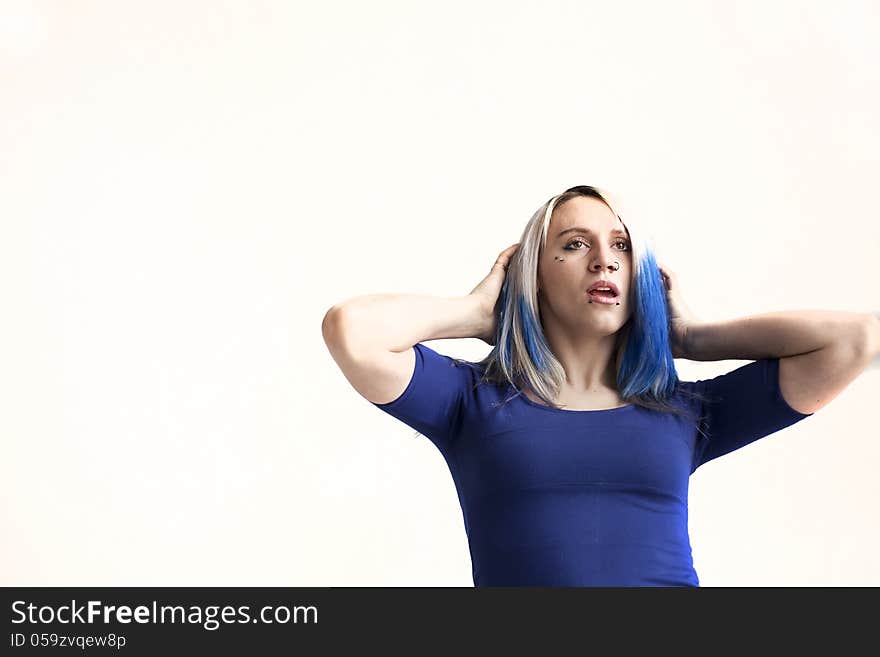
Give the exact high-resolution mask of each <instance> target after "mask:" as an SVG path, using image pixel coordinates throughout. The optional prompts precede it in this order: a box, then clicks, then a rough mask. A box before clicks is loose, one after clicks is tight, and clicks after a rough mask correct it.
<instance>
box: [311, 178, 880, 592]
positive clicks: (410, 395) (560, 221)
mask: <svg viewBox="0 0 880 657" xmlns="http://www.w3.org/2000/svg"><path fill="white" fill-rule="evenodd" d="M629 224H630V225H627V224H624V222H623V221H622V220H621V218H620V217H619V216H618V214H617V213H616V212H615V210H614V209H613V207H612V203H611V202H610V201H609V197H608V195H607V193H604V192H602V191H600V190H599V189H597V188H595V187H590V186H578V187H573V188H571V189H568V190H566V191H565V192H564V193H562V194H560V195H557V196H554V197H553V198H551V199H550V200H549V201H547V203H545V204H544V205H543V206H541V208H540V209H539V210H538V211H537V212H536V213H535V214H534V216H533V217H532V218H531V220H530V221H529V223H528V225H527V226H526V227H525V230H524V232H523V235H522V238H521V240H520V242H518V243H517V244H514V245H512V246H510V247H508V248H507V249H505V250H504V251H502V252H501V254H500V255H499V256H498V258H497V260H496V262H495V265H494V266H493V267H492V270H491V272H490V273H489V275H488V276H486V278H485V279H484V280H483V281H482V282H481V283H480V284H479V285H477V287H476V288H474V289H473V290H472V291H471V292H470V294H468V295H467V296H465V297H455V298H438V297H429V296H419V295H368V296H365V297H358V298H355V299H351V300H349V301H346V302H344V303H342V304H339V305H337V306H335V307H334V308H332V309H331V310H330V311H329V312H328V313H327V315H326V316H325V320H324V324H323V333H324V338H325V341H326V343H327V345H328V348H329V350H330V352H331V354H332V356H333V358H334V359H335V360H336V362H337V363H338V364H339V366H340V368H341V369H342V371H343V373H344V374H345V376H346V377H347V379H348V380H349V382H350V383H351V384H352V385H353V387H354V388H355V389H356V390H357V391H358V392H359V393H360V394H361V395H362V396H363V397H365V398H366V399H367V400H368V401H370V402H371V403H373V404H374V405H375V406H377V407H378V408H380V409H382V410H383V411H385V412H386V413H388V414H390V415H392V416H394V417H396V418H398V419H399V420H401V421H402V422H404V423H406V424H407V425H409V426H410V427H413V428H415V429H417V430H418V432H420V433H422V434H424V435H425V436H426V437H427V438H428V439H430V440H431V441H432V442H433V443H434V444H435V445H436V446H437V448H438V449H439V450H440V452H441V454H442V455H443V456H444V458H445V459H446V462H447V464H448V466H449V469H450V472H451V474H452V477H453V480H454V482H455V486H456V490H457V491H458V497H459V501H460V503H461V508H462V512H463V516H464V524H465V531H466V532H467V536H468V542H469V547H470V554H471V561H472V572H473V580H474V584H475V585H476V586H698V585H699V579H698V576H697V573H696V571H695V569H694V566H693V560H692V557H691V548H690V540H689V536H688V523H687V499H688V497H687V494H688V480H689V477H690V475H691V474H692V473H693V472H694V471H695V470H696V469H697V468H698V467H699V466H700V465H702V464H703V463H706V462H707V461H709V460H711V459H714V458H717V457H719V456H721V455H723V454H727V453H729V452H731V451H733V450H736V449H739V448H740V447H743V446H744V445H747V444H748V443H750V442H753V441H755V440H757V439H759V438H761V437H763V436H767V435H769V434H772V433H774V432H777V431H779V430H780V429H783V428H785V427H788V426H790V425H792V424H794V423H796V422H799V421H800V420H802V419H804V418H806V417H808V416H810V415H812V414H813V413H814V412H815V411H816V410H818V409H819V408H821V407H822V406H824V405H825V404H827V403H828V402H829V401H831V399H833V398H834V397H835V396H837V395H838V394H839V393H840V392H841V391H842V390H843V389H844V388H845V387H846V386H847V385H848V384H849V383H850V382H851V381H852V380H854V379H855V378H856V377H857V376H858V375H859V373H861V372H862V371H863V370H864V368H865V367H866V366H867V364H868V363H869V362H870V360H871V358H873V357H874V356H875V355H876V354H877V352H878V344H880V322H878V320H877V318H875V317H873V316H872V315H862V314H858V313H838V312H827V311H804V312H782V313H768V314H764V315H757V316H749V317H746V318H743V319H739V320H734V321H727V322H715V323H711V322H702V321H698V320H697V319H696V318H695V317H694V315H693V314H692V313H691V312H690V311H689V309H688V308H687V306H686V304H685V303H684V302H683V300H682V298H681V295H680V291H679V289H678V285H677V281H676V277H675V275H674V274H673V273H672V272H671V271H669V270H668V269H667V268H665V267H662V266H658V264H657V263H656V261H655V258H654V255H653V249H652V247H651V245H650V244H649V243H648V242H647V241H646V240H645V239H644V237H643V236H642V235H640V234H639V231H638V230H634V228H633V226H632V222H631V221H630V222H629ZM463 337H478V338H481V339H482V340H484V341H486V342H487V343H488V344H490V345H492V346H493V347H494V348H493V349H492V351H491V352H490V353H489V355H488V356H487V357H486V358H484V359H483V360H482V361H480V362H476V363H472V362H468V361H464V360H460V359H454V358H450V357H449V356H445V355H443V354H439V353H437V352H436V351H434V350H432V349H431V348H429V347H427V346H425V345H424V344H422V343H423V342H424V341H427V340H436V339H441V338H463ZM674 358H687V359H691V360H701V361H706V360H725V359H739V360H753V361H754V362H751V363H749V364H747V365H744V366H742V367H740V368H738V369H735V370H733V371H732V372H729V373H727V374H723V375H721V376H717V377H715V378H712V379H708V380H699V381H695V382H688V381H681V380H679V379H678V377H677V375H676V370H675V364H674V360H673V359H674Z"/></svg>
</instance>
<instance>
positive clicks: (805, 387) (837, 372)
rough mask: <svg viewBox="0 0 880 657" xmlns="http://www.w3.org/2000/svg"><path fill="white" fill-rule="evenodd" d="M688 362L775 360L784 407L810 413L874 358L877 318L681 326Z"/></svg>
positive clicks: (879, 329)
mask: <svg viewBox="0 0 880 657" xmlns="http://www.w3.org/2000/svg"><path fill="white" fill-rule="evenodd" d="M683 351H684V354H683V355H682V356H681V357H682V358H687V359H689V360H698V361H707V360H727V359H731V360H757V359H759V358H779V387H780V390H781V391H782V395H783V397H784V398H785V400H786V401H787V402H788V404H789V405H790V406H791V407H792V408H794V409H795V410H797V411H799V412H801V413H815V412H816V411H817V410H819V409H820V408H822V407H823V406H825V405H826V404H828V402H830V401H831V400H832V399H834V398H835V397H836V396H837V395H839V394H840V393H841V392H843V390H844V389H845V388H846V387H847V386H848V385H849V384H850V383H851V382H852V381H853V380H855V379H856V377H858V375H859V374H861V373H862V372H863V371H864V370H865V368H866V367H867V366H868V364H869V363H870V362H871V361H872V360H873V359H874V358H876V357H877V356H878V355H880V319H878V317H876V316H874V315H871V314H865V313H854V312H838V311H830V310H798V311H786V312H772V313H764V314H760V315H749V316H747V317H742V318H739V319H732V320H725V321H718V322H703V321H698V322H694V323H692V324H690V325H689V326H688V327H687V333H686V335H685V336H684V349H683Z"/></svg>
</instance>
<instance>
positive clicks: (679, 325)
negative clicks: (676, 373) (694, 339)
mask: <svg viewBox="0 0 880 657" xmlns="http://www.w3.org/2000/svg"><path fill="white" fill-rule="evenodd" d="M657 266H658V267H659V268H660V274H661V275H662V276H663V286H664V288H665V289H666V306H667V311H668V312H669V324H670V331H671V332H670V335H669V346H670V348H671V349H672V357H673V358H689V355H688V354H689V353H690V351H689V347H690V342H689V341H688V337H689V336H688V331H689V329H690V328H691V327H692V326H694V325H695V324H697V323H699V321H700V320H699V318H698V317H697V316H696V315H694V313H693V312H692V311H691V309H690V308H689V307H688V305H687V304H686V303H685V302H684V298H683V297H682V295H681V287H680V286H679V284H678V277H677V276H676V275H675V272H673V271H672V270H671V269H669V268H668V267H666V266H664V265H661V264H660V263H657Z"/></svg>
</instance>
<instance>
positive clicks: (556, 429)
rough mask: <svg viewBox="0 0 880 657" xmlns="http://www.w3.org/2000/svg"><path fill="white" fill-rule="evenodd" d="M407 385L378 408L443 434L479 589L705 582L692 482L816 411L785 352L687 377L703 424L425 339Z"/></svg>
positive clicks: (689, 403)
mask: <svg viewBox="0 0 880 657" xmlns="http://www.w3.org/2000/svg"><path fill="white" fill-rule="evenodd" d="M413 349H414V350H415V369H414V371H413V374H412V378H411V380H410V382H409V385H408V386H407V388H406V390H404V391H403V393H402V394H401V395H400V397H398V398H397V399H395V400H394V401H392V402H389V403H387V404H374V405H375V406H377V407H378V408H380V409H382V410H383V411H385V412H386V413H388V414H390V415H392V416H393V417H395V418H397V419H399V420H400V421H402V422H404V423H405V424H407V425H408V426H410V427H412V428H414V429H417V430H418V431H419V432H420V433H422V434H423V435H425V436H426V437H427V438H428V439H430V440H431V442H432V443H434V445H436V447H437V448H438V449H439V450H440V453H441V454H442V455H443V457H444V458H445V460H446V463H447V465H448V466H449V471H450V473H451V474H452V478H453V480H454V482H455V487H456V491H457V493H458V499H459V502H460V504H461V509H462V513H463V516H464V527H465V532H466V534H467V538H468V545H469V549H470V555H471V564H472V574H473V580H474V585H475V586H699V579H698V577H697V573H696V571H695V570H694V566H693V560H692V556H691V546H690V539H689V536H688V506H687V504H688V481H689V477H690V475H691V474H692V473H693V472H694V471H695V470H696V469H697V468H698V467H700V465H702V464H703V463H706V462H707V461H710V460H712V459H714V458H717V457H719V456H722V455H723V454H727V453H728V452H732V451H733V450H735V449H739V448H740V447H743V446H744V445H747V444H749V443H751V442H753V441H755V440H757V439H759V438H761V437H763V436H767V435H769V434H771V433H774V432H776V431H779V430H780V429H782V428H784V427H787V426H789V425H792V424H794V423H796V422H798V421H800V420H802V419H804V418H805V417H808V416H809V415H812V414H804V413H800V412H798V411H796V410H794V409H793V408H792V407H791V406H789V405H788V403H786V401H785V399H784V398H783V397H782V393H781V391H780V389H779V378H778V371H779V359H778V358H767V359H761V360H757V361H754V362H751V363H748V364H747V365H743V366H741V367H739V368H738V369H735V370H733V371H731V372H728V373H726V374H722V375H720V376H717V377H715V378H713V379H707V380H700V381H695V382H687V381H679V383H678V386H679V387H677V388H676V393H677V392H678V390H679V389H680V388H691V389H695V390H696V391H697V392H700V393H702V394H703V395H705V396H706V397H707V398H708V399H707V400H706V401H704V402H701V401H699V400H690V399H688V398H686V397H681V396H679V395H678V394H676V395H675V400H678V401H677V402H676V403H678V402H680V403H681V404H682V405H683V406H684V407H686V408H687V410H689V411H691V412H695V413H699V415H700V416H701V417H702V418H703V419H702V420H701V422H702V425H701V426H702V429H703V432H704V433H706V434H707V436H708V437H705V436H703V435H700V434H699V433H698V431H697V427H696V426H695V424H694V423H693V422H689V421H688V420H687V419H686V418H681V417H678V416H675V415H673V414H672V413H661V412H657V411H653V410H649V409H645V408H642V407H639V406H635V405H627V406H622V407H619V408H612V409H606V410H596V411H583V410H580V411H579V410H564V409H554V408H551V407H549V406H545V405H543V404H539V403H537V402H534V401H532V400H531V399H529V398H528V397H526V396H525V395H523V394H520V395H518V396H516V397H515V398H514V399H512V400H511V401H508V402H506V403H505V404H503V405H500V404H501V402H503V401H504V399H506V398H507V397H509V396H510V395H511V394H513V393H515V390H514V389H513V388H512V387H511V386H509V385H506V386H503V385H496V384H487V383H480V384H479V385H477V384H478V382H479V381H480V376H481V371H480V369H479V366H478V364H476V363H470V362H466V364H465V365H462V364H461V363H456V362H455V361H453V359H452V358H450V357H449V356H446V355H443V354H440V353H437V352H436V351H434V350H433V349H431V348H429V347H427V346H425V345H424V344H422V343H418V344H416V345H415V346H414V347H413Z"/></svg>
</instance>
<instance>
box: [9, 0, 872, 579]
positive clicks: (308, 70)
mask: <svg viewBox="0 0 880 657" xmlns="http://www.w3.org/2000/svg"><path fill="white" fill-rule="evenodd" d="M878 33H880V12H878V9H877V4H876V3H874V2H871V1H869V0H866V1H865V2H852V1H849V2H841V1H835V2H801V1H798V2H779V1H777V2H767V1H766V0H761V1H753V2H738V3H735V5H734V4H732V3H729V2H722V1H717V2H697V1H694V2H665V3H654V2H607V1H603V2H559V1H557V2H553V1H550V0H548V1H545V2H541V3H537V2H510V1H509V0H506V1H504V2H501V1H496V2H474V1H472V0H468V1H466V2H465V1H454V2H444V3H437V2H434V3H427V2H404V1H402V0H401V1H398V2H389V1H377V2H370V3H361V2H354V1H349V2H320V3H318V2H310V3H305V2H265V1H261V2H260V1H253V0H248V1H247V2H245V1H243V0H242V1H239V2H215V1H204V2H194V1H190V2H181V1H179V0H174V1H169V0H164V1H161V2H157V1H153V2H149V3H147V2H115V1H110V0H102V1H92V2H75V3H73V2H71V3H69V2H25V1H7V2H4V3H3V4H2V5H0V74H2V81H0V125H2V131H0V151H2V154H3V156H2V158H0V191H2V193H0V221H2V224H0V226H2V232H0V297H2V300H3V321H2V322H0V337H2V339H0V363H2V365H0V440H2V448H3V454H2V460H0V463H2V465H0V496H2V499H3V505H2V515H0V522H2V526H3V535H4V539H3V541H2V542H0V569H2V570H0V580H2V581H0V583H2V584H5V585H44V586H49V585H64V586H75V585H96V586H98V585H111V586H127V585H208V586H220V585H265V586H282V585H283V586H288V585H290V586H361V585H379V586H385V585H394V586H421V585H436V586H470V585H472V580H471V572H470V568H471V563H470V557H469V553H468V549H467V542H466V536H465V533H464V526H463V522H462V517H461V510H460V508H459V506H458V500H457V498H456V494H455V489H454V485H453V482H452V479H451V477H450V476H449V472H448V470H447V468H446V464H445V462H444V461H443V459H442V457H441V456H440V454H439V452H437V451H436V448H434V447H433V445H431V444H430V443H429V442H428V440H427V439H425V438H424V437H421V436H420V437H418V438H415V439H414V438H412V435H413V430H412V429H410V428H409V427H407V426H406V425H404V424H402V423H401V422H399V421H398V420H396V419H394V418H392V417H390V416H388V415H385V414H384V413H382V412H381V411H380V410H378V409H376V408H375V407H373V406H372V405H371V404H369V402H367V401H366V400H364V399H363V398H361V397H360V396H359V395H358V394H357V393H356V392H355V391H354V390H353V389H352V388H351V386H350V385H349V384H348V382H347V381H346V379H345V378H344V376H343V375H342V373H341V372H340V371H339V369H338V368H337V366H336V364H335V362H334V361H333V360H332V358H331V357H330V354H329V352H328V351H327V349H326V346H325V345H324V342H323V339H322V336H321V331H320V324H321V320H322V318H323V315H324V313H325V312H326V310H327V309H328V308H329V307H330V306H331V305H333V304H335V303H337V302H340V301H342V300H344V299H347V298H349V297H352V296H356V295H360V294H368V293H378V292H399V293H417V294H431V295H438V296H453V295H461V294H466V293H467V292H468V291H470V290H471V289H472V288H473V287H474V286H475V285H476V284H477V282H479V281H480V280H481V279H482V278H483V277H484V276H485V275H486V274H487V273H488V271H489V268H490V267H491V265H492V263H493V262H494V259H495V257H496V256H497V254H498V252H500V251H501V250H502V249H503V248H505V247H507V246H509V245H510V244H512V243H513V242H515V241H517V240H518V239H519V237H520V234H521V231H522V229H523V227H524V226H525V223H526V222H527V221H528V219H529V217H531V215H532V213H533V212H534V211H535V209H537V207H538V206H539V205H540V204H541V203H543V202H544V201H546V200H547V199H548V198H550V197H551V196H553V195H554V194H557V193H559V192H561V191H562V190H563V189H565V188H567V187H570V186H573V185H577V184H592V185H598V186H603V187H605V188H607V189H609V190H610V191H612V192H614V193H616V194H617V196H618V197H620V198H622V199H624V200H625V202H626V208H627V209H626V212H627V213H629V214H623V215H622V216H623V219H624V221H626V219H627V217H633V218H634V217H636V216H637V217H638V219H639V222H640V225H642V226H646V227H647V228H648V229H649V230H650V231H651V232H652V233H653V235H654V237H655V240H656V243H657V246H658V256H659V259H660V260H661V261H662V262H664V263H665V264H667V265H668V266H670V267H671V268H672V269H673V271H675V272H676V273H677V274H678V276H679V278H680V282H681V284H682V286H683V292H684V294H685V298H686V300H687V302H688V304H689V305H690V306H691V308H692V309H693V310H694V311H695V312H696V313H697V314H698V315H699V316H700V317H701V318H704V319H725V318H733V317H738V316H742V315H746V314H752V313H760V312H769V311H776V310H797V309H828V310H848V311H859V312H870V311H873V310H874V309H877V308H878V307H880V299H878V296H877V281H878V280H880V261H878V260H880V259H878V255H880V250H878V247H880V222H878V208H880V206H878V202H877V197H876V194H875V191H874V190H875V189H876V181H877V178H878V174H880V168H878V160H877V153H878V152H880V134H878V130H877V116H878V115H880V91H878V90H880V86H878V82H880V79H878V78H880V46H878V40H877V38H876V36H877V34H878ZM430 346H432V347H433V348H435V349H436V350H438V351H441V352H442V353H446V354H449V355H453V356H458V357H462V358H467V359H471V360H478V359H480V358H482V357H483V356H484V355H485V354H486V353H488V351H489V347H488V345H486V344H484V343H482V342H480V341H478V340H475V339H467V340H451V341H445V340H444V341H435V342H432V343H430ZM676 364H677V366H678V371H679V375H680V377H681V378H683V379H685V380H695V379H697V378H707V377H710V376H714V375H716V374H720V373H723V372H726V371H729V370H731V369H733V368H734V367H737V366H739V365H742V364H744V363H743V361H722V362H708V363H697V362H692V361H683V360H678V361H677V362H676ZM878 376H880V371H878V370H876V369H872V370H868V371H866V372H865V373H864V374H863V375H862V376H861V377H859V378H858V379H857V380H856V381H855V382H854V383H853V384H852V385H851V386H850V387H849V388H847V389H846V390H845V391H844V392H843V393H842V394H841V395H840V396H839V397H837V398H836V399H835V400H834V401H832V402H831V403H830V404H829V405H828V406H826V407H825V408H823V409H821V410H820V411H818V412H817V413H816V414H815V415H814V416H813V417H811V418H808V419H806V420H804V421H802V422H800V423H798V424H797V425H795V426H793V427H790V428H787V429H785V430H783V431H781V432H778V433H777V434H774V435H772V436H769V437H767V438H765V439H762V440H760V441H758V442H757V443H754V444H752V445H750V446H747V447H745V448H743V449H742V450H739V451H737V452H735V453H732V454H729V455H727V456H725V457H723V458H721V459H718V460H717V461H714V462H712V463H709V464H707V465H705V466H703V467H702V468H700V470H698V471H697V473H695V474H694V476H693V477H692V479H691V490H690V498H691V499H690V530H691V542H692V545H693V553H694V562H695V567H696V569H697V572H698V574H699V576H700V580H701V584H703V585H704V586H719V585H723V586H728V585H732V586H739V585H769V586H783V585H792V586H802V585H803V586H806V585H857V586H858V585H871V586H877V585H880V562H878V560H877V559H876V555H877V554H878V552H880V516H878V513H877V500H878V499H880V477H878V476H877V468H878V463H880V458H878V457H880V446H878V431H877V423H876V416H875V412H876V410H877V398H878V394H877V393H878Z"/></svg>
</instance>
